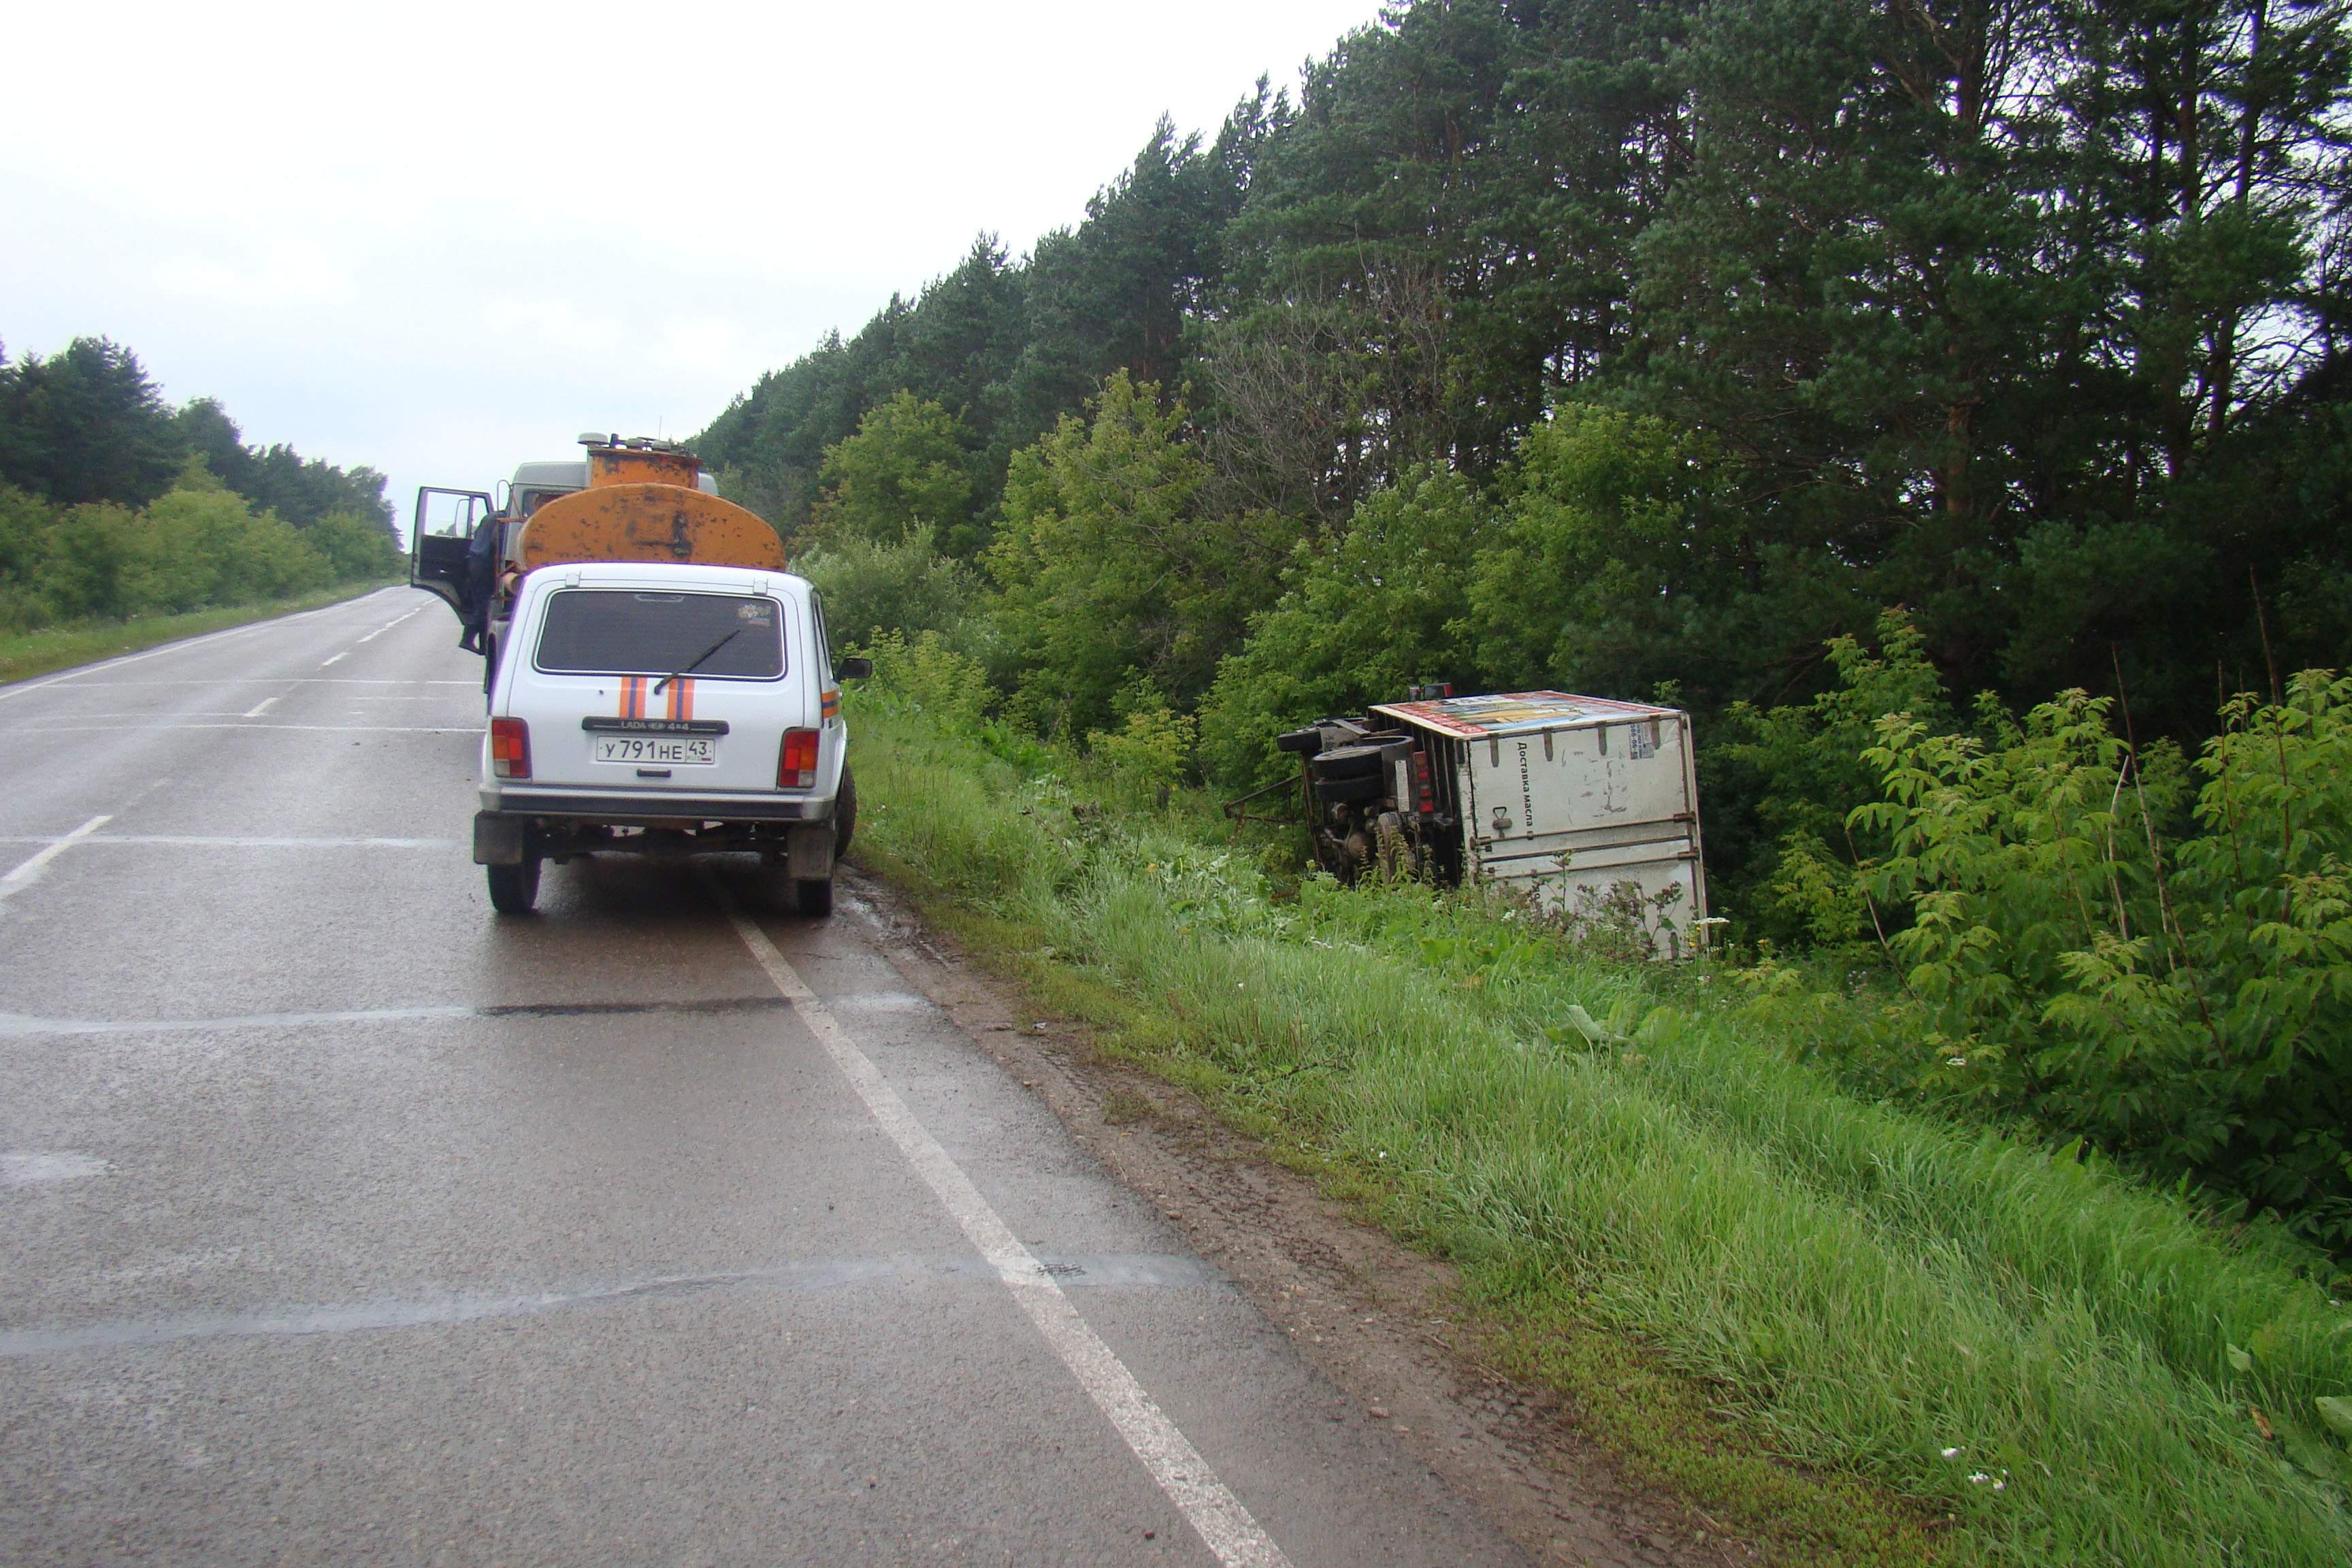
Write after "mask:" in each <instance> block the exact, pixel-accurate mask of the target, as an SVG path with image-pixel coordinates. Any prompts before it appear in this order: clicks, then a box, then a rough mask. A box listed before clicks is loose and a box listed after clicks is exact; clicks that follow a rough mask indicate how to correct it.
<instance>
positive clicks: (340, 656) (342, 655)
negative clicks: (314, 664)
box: [319, 648, 352, 669]
mask: <svg viewBox="0 0 2352 1568" xmlns="http://www.w3.org/2000/svg"><path fill="white" fill-rule="evenodd" d="M351 657H352V650H351V649H350V648H345V649H343V651H342V652H341V653H339V654H337V655H336V656H335V657H334V658H331V659H329V660H328V661H327V662H326V664H322V665H320V667H319V668H320V669H325V668H328V667H329V666H331V665H338V664H341V663H342V662H343V660H345V659H347V658H351Z"/></svg>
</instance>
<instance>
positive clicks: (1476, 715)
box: [1372, 691, 1706, 957]
mask: <svg viewBox="0 0 2352 1568" xmlns="http://www.w3.org/2000/svg"><path fill="white" fill-rule="evenodd" d="M1372 711H1373V712H1374V713H1375V714H1377V715H1379V716H1380V717H1381V718H1382V719H1385V720H1387V721H1390V722H1391V723H1395V724H1398V725H1401V726H1402V727H1403V728H1405V729H1407V730H1410V731H1415V732H1417V733H1418V734H1420V735H1422V736H1423V738H1424V743H1425V744H1426V746H1427V749H1428V752H1429V762H1430V773H1431V775H1432V777H1431V782H1432V785H1433V791H1434V793H1435V794H1436V795H1438V796H1439V797H1440V798H1439V799H1438V801H1437V802H1436V804H1437V805H1438V807H1439V808H1440V809H1442V810H1451V811H1453V812H1454V814H1455V815H1457V816H1459V817H1460V819H1461V822H1462V836H1463V854H1464V858H1465V864H1466V867H1467V868H1469V869H1471V870H1473V871H1475V874H1476V875H1479V876H1482V877H1486V878H1488V879H1493V880H1496V881H1501V882H1517V883H1521V884H1523V885H1525V886H1526V888H1527V889H1528V892H1529V893H1530V894H1532V895H1533V896H1534V897H1535V898H1536V900H1538V902H1539V903H1540V904H1542V905H1543V906H1544V907H1546V908H1549V909H1554V910H1564V911H1566V912H1569V913H1571V914H1591V913H1593V912H1594V911H1595V910H1597V907H1598V906H1599V905H1600V904H1601V901H1602V900H1613V901H1616V902H1622V900H1624V898H1625V897H1626V895H1627V894H1629V893H1638V896H1639V897H1640V898H1641V900H1643V903H1644V905H1645V906H1647V909H1648V911H1649V916H1648V918H1649V920H1650V921H1651V923H1652V925H1653V926H1654V930H1655V931H1656V936H1657V945H1658V951H1659V953H1660V955H1661V956H1663V957H1680V956H1684V955H1686V954H1688V953H1690V952H1693V951H1695V949H1696V946H1697V942H1698V939H1699V938H1700V937H1701V935H1702V932H1703V931H1704V928H1703V927H1702V926H1701V925H1700V924H1699V922H1700V921H1703V920H1705V919H1706V870H1705V868H1703V867H1702V866H1701V864H1700V861H1699V829H1698V779H1697V775H1696V773H1695V772H1694V770H1693V768H1692V764H1691V733H1690V715H1689V714H1687V713H1685V712H1684V711H1682V710H1680V709H1676V708H1654V707H1650V706H1648V705H1647V704H1644V703H1639V702H1612V701H1611V700H1608V699H1607V698H1602V697H1577V696H1572V695H1570V693H1568V692H1564V691H1512V692H1505V693H1502V694H1499V695H1496V696H1490V697H1450V698H1446V699H1444V700H1441V701H1433V702H1391V703H1387V704H1385V705H1383V706H1381V707H1378V708H1375V709H1373V710H1372ZM1447 795H1450V796H1451V797H1452V798H1451V799H1450V800H1448V799H1445V798H1444V797H1445V796H1447Z"/></svg>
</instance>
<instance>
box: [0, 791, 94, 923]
mask: <svg viewBox="0 0 2352 1568" xmlns="http://www.w3.org/2000/svg"><path fill="white" fill-rule="evenodd" d="M113 820H114V814H113V813H112V812H106V813H103V814H101V815H100V816H93V817H91V818H90V819H89V821H88V822H85V823H83V824H82V825H81V826H79V827H77V828H75V829H74V830H73V831H72V832H71V833H68V834H67V835H66V836H65V837H62V838H55V839H51V840H50V841H49V844H48V846H47V847H46V848H43V849H40V850H37V851H36V852H35V853H34V854H33V856H32V858H29V859H27V860H26V861H25V862H24V863H23V864H22V865H20V866H18V867H17V868H16V869H15V870H13V871H11V872H9V873H8V874H7V875H6V876H5V877H0V903H5V901H6V900H10V899H13V898H15V897H16V895H17V894H18V893H21V892H23V891H24V890H25V889H27V888H29V887H31V886H32V885H33V884H34V883H36V882H37V881H39V880H40V879H41V878H42V877H43V876H45V875H47V872H48V869H49V862H50V861H52V860H54V859H56V858H58V856H60V855H62V854H64V853H65V852H66V851H67V850H68V849H70V848H72V847H74V846H75V845H77V844H79V843H80V842H81V841H82V840H83V839H85V838H87V837H89V836H90V835H91V834H93V833H95V832H97V831H98V830H99V829H100V828H101V827H103V826H106V825H107V824H108V823H110V822H111V821H113Z"/></svg>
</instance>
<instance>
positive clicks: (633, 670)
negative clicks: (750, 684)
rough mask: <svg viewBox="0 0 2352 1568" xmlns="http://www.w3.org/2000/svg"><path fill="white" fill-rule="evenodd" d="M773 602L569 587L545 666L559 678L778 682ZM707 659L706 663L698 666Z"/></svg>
mask: <svg viewBox="0 0 2352 1568" xmlns="http://www.w3.org/2000/svg"><path fill="white" fill-rule="evenodd" d="M778 609H779V606H778V605H777V603H776V601H775V600H773V599H768V598H761V597H759V596H757V595H736V594H661V593H650V592H646V591H641V590H636V589H626V588H566V589H564V590H563V591H562V593H559V594H556V595H552V596H551V598H549V600H548V602H547V621H546V624H545V625H544V626H541V628H540V634H539V656H538V659H537V661H536V662H537V663H538V665H539V668H541V669H543V670H545V671H547V672H548V673H549V674H551V675H667V674H670V673H671V672H672V671H674V670H681V669H684V668H686V667H687V666H688V665H693V666H694V673H695V674H697V675H705V676H718V677H720V678H729V677H731V678H733V679H737V680H772V679H775V678H776V677H777V676H779V675H782V674H783V672H784V639H783V635H782V628H781V627H780V626H779V624H778V623H779V620H780V616H779V615H778ZM698 660H699V661H700V662H697V661H698Z"/></svg>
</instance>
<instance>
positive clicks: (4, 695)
mask: <svg viewBox="0 0 2352 1568" xmlns="http://www.w3.org/2000/svg"><path fill="white" fill-rule="evenodd" d="M269 624H270V623H269V622H268V621H256V622H254V623H253V624H252V625H250V626H231V627H229V628H228V629H227V630H226V631H219V632H207V633H205V635H204V636H203V637H189V638H186V639H185V640H184V641H181V642H167V643H165V644H164V645H163V647H151V648H149V649H148V650H147V651H146V652H144V653H126V654H124V655H122V656H121V658H106V659H100V660H99V662H98V663H96V664H85V665H83V666H82V667H81V668H79V669H68V670H67V671H66V672H65V673H64V674H63V675H52V676H50V677H49V678H48V679H47V680H27V681H24V682H21V683H20V684H18V685H16V686H9V687H0V702H5V701H7V700H8V699H10V698H11V697H22V696H24V695H25V693H26V692H28V691H41V690H45V689H47V688H49V687H52V686H62V685H64V684H65V683H66V682H68V681H69V680H72V679H75V678H76V677H77V676H83V675H88V674H89V673H91V672H92V671H93V670H100V669H112V668H116V667H117V666H119V665H125V664H136V663H138V662H139V661H140V660H141V659H142V658H157V657H159V656H161V655H163V654H167V653H178V652H179V651H181V650H182V649H184V648H192V647H200V646H203V645H205V644H210V643H216V642H226V641H227V640H228V639H229V638H230V637H244V636H246V635H247V634H248V633H251V632H257V631H259V630H260V629H261V628H262V627H263V626H268V625H269Z"/></svg>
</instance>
